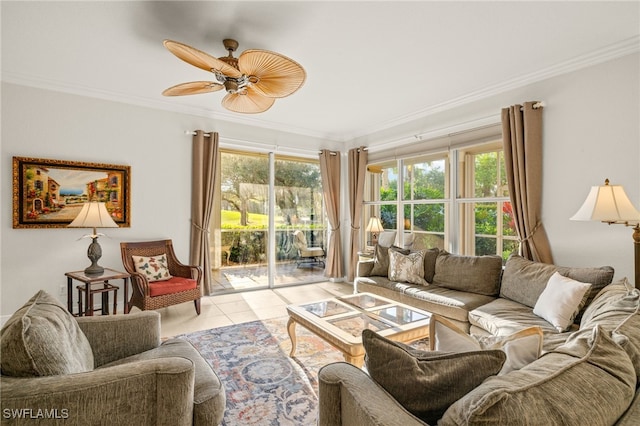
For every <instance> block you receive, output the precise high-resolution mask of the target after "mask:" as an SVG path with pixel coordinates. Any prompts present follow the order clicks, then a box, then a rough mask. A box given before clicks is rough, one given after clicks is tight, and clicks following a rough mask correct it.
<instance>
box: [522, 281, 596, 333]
mask: <svg viewBox="0 0 640 426" xmlns="http://www.w3.org/2000/svg"><path fill="white" fill-rule="evenodd" d="M590 288H591V284H587V283H583V282H580V281H576V280H572V279H571V278H567V277H563V276H562V275H560V274H559V273H558V272H554V273H553V275H551V278H549V281H548V282H547V286H546V287H545V289H544V290H543V291H542V294H541V295H540V297H539V298H538V301H537V302H536V305H535V306H534V307H533V313H534V314H536V315H537V316H539V317H541V318H544V319H545V320H547V321H548V322H549V323H551V324H552V325H553V326H554V327H555V328H556V330H558V332H563V331H566V330H568V329H569V326H570V325H571V324H572V323H573V320H574V318H575V316H576V315H577V314H578V311H579V310H580V309H582V307H583V306H584V303H585V302H586V297H585V296H586V295H588V291H589V289H590Z"/></svg>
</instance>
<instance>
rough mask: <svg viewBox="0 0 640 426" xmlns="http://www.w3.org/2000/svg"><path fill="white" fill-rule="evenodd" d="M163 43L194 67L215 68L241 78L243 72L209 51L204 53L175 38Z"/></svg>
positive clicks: (208, 69) (210, 69)
mask: <svg viewBox="0 0 640 426" xmlns="http://www.w3.org/2000/svg"><path fill="white" fill-rule="evenodd" d="M162 43H163V44H164V47H166V48H167V49H168V50H169V52H171V53H173V54H174V55H176V56H177V57H178V58H180V59H182V60H183V61H185V62H186V63H188V64H191V65H193V66H194V67H198V68H201V69H203V70H205V71H213V70H215V71H218V72H221V73H222V74H224V75H226V76H228V77H233V78H239V77H241V76H242V73H241V72H240V71H238V70H237V69H235V68H234V67H232V66H231V65H228V64H226V63H225V62H223V61H221V60H220V59H218V58H214V57H213V56H211V55H209V54H208V53H204V52H203V51H201V50H198V49H196V48H194V47H191V46H188V45H186V44H183V43H179V42H177V41H173V40H165V41H163V42H162Z"/></svg>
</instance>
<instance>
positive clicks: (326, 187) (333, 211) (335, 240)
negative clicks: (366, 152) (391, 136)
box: [320, 149, 344, 278]
mask: <svg viewBox="0 0 640 426" xmlns="http://www.w3.org/2000/svg"><path fill="white" fill-rule="evenodd" d="M320 174H321V176H322V195H323V197H324V205H325V209H326V211H327V217H328V219H329V233H328V240H329V241H328V249H327V262H326V267H325V271H324V275H325V276H327V277H329V278H342V277H344V273H343V266H342V243H341V240H340V153H339V152H331V151H329V150H327V149H323V150H322V151H320Z"/></svg>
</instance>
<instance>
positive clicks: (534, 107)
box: [520, 102, 545, 111]
mask: <svg viewBox="0 0 640 426" xmlns="http://www.w3.org/2000/svg"><path fill="white" fill-rule="evenodd" d="M544 106H545V105H544V102H536V103H535V104H533V105H531V107H532V108H533V109H538V108H543V107H544ZM522 109H523V108H522V107H520V111H522Z"/></svg>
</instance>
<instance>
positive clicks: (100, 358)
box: [0, 291, 226, 426]
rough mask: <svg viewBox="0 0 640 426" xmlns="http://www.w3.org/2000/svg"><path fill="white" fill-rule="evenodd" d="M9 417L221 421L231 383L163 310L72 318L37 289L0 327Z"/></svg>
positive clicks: (1, 388)
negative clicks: (167, 326) (166, 333)
mask: <svg viewBox="0 0 640 426" xmlns="http://www.w3.org/2000/svg"><path fill="white" fill-rule="evenodd" d="M0 349H1V351H2V359H1V360H0V362H1V365H2V376H1V377H0V406H1V410H0V413H1V414H0V415H2V424H3V425H4V424H7V425H21V424H29V425H32V424H53V423H55V424H57V423H58V422H59V423H64V424H65V425H92V424H105V422H108V423H109V424H113V425H133V424H135V425H172V426H174V425H192V424H193V425H205V424H206V425H216V424H219V423H220V422H221V421H222V418H223V415H224V409H225V405H226V396H225V390H224V387H223V386H222V383H221V382H220V380H219V378H218V376H217V375H216V374H215V372H214V371H213V369H212V368H211V367H210V366H209V364H208V363H207V362H206V361H205V360H204V358H203V357H202V356H201V355H200V354H199V353H198V352H197V351H196V349H195V348H194V347H193V346H192V345H191V344H190V343H189V342H188V341H186V340H184V339H170V340H167V341H165V342H163V343H161V339H160V315H159V314H158V313H157V312H153V311H144V312H136V313H131V314H128V315H114V316H93V317H91V316H90V317H79V318H74V317H72V316H71V314H69V313H68V312H67V310H66V309H65V308H64V307H63V306H62V305H61V304H60V303H59V302H58V301H57V300H56V299H55V298H54V297H52V296H50V295H48V294H47V293H45V292H43V291H40V292H38V293H37V294H36V295H35V296H34V297H33V298H32V299H31V300H30V301H29V302H27V304H25V306H23V307H22V308H21V309H20V310H18V311H17V312H16V313H15V314H14V315H13V316H12V317H11V318H10V319H9V320H8V321H7V323H6V324H5V325H4V327H3V328H2V331H1V332H0Z"/></svg>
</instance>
